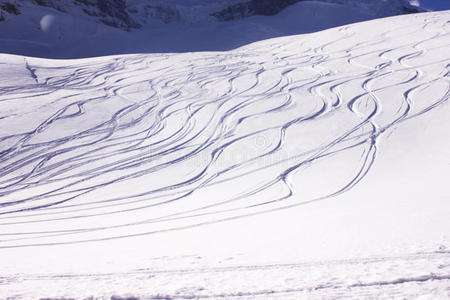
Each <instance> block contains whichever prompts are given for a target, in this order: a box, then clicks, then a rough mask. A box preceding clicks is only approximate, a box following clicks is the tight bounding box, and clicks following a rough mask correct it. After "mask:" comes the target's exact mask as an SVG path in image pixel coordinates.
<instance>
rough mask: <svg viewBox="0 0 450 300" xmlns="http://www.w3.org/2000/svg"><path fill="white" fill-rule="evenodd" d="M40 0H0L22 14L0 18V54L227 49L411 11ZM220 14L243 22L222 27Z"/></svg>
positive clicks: (215, 0) (229, 1) (342, 3)
mask: <svg viewBox="0 0 450 300" xmlns="http://www.w3.org/2000/svg"><path fill="white" fill-rule="evenodd" d="M40 1H43V3H44V4H45V5H44V6H40V5H37V4H36V3H35V2H33V1H30V0H21V1H19V0H16V1H15V2H12V1H11V0H0V9H1V8H2V5H3V4H5V5H6V3H9V5H11V3H13V4H15V6H13V7H14V8H15V9H16V10H17V13H18V14H17V15H16V14H14V13H13V10H10V11H11V13H7V12H5V13H4V18H3V21H2V19H1V18H0V52H1V53H10V54H20V55H26V56H34V57H41V58H42V57H45V58H86V57H96V56H105V55H117V54H136V53H161V52H164V53H172V52H191V51H227V50H233V49H236V48H238V47H241V46H244V45H247V44H249V43H251V42H256V41H260V40H265V39H268V38H275V37H281V36H286V35H296V34H304V33H310V32H316V31H318V30H324V29H328V28H332V27H336V26H342V25H345V24H350V23H355V22H360V21H367V20H371V19H374V18H380V17H386V16H391V15H396V14H403V13H408V12H413V11H412V10H411V7H412V6H410V5H409V4H408V3H407V1H406V0H392V1H389V2H386V1H382V0H370V1H367V0H366V1H363V3H361V1H355V0H328V1H327V2H322V1H301V2H298V3H295V4H293V5H291V6H289V7H287V8H285V9H284V10H282V11H281V12H279V13H278V14H277V15H276V16H271V17H266V16H260V15H258V16H256V15H251V14H246V13H244V16H241V17H240V14H241V13H242V12H241V10H242V9H243V8H240V6H239V5H240V4H241V5H243V4H242V3H243V2H245V3H246V2H250V1H244V0H192V1H187V0H170V1H169V0H147V1H141V0H139V1H138V0H130V1H127V2H126V4H127V5H126V8H124V7H125V2H124V1H120V0H116V1H115V2H114V3H116V2H117V3H119V4H120V3H122V4H123V5H122V6H123V7H122V6H120V5H119V4H117V5H115V6H112V8H111V9H103V10H102V9H101V6H100V8H99V7H97V6H98V5H97V4H96V1H94V0H77V1H75V0H45V1H44V0H40ZM10 2H11V3H10ZM100 2H102V3H103V2H105V0H103V1H100ZM262 2H264V1H262ZM239 3H240V4H239ZM245 3H244V4H245ZM268 3H270V1H268ZM88 4H89V5H88ZM236 5H237V6H236ZM227 7H228V8H229V11H228V10H227ZM230 7H231V8H230ZM224 9H225V12H224V13H221V12H222V11H223V10H224ZM414 9H416V10H419V11H420V9H419V8H414ZM2 13H3V12H2ZM222 14H224V15H222ZM214 15H215V16H217V17H218V18H219V19H220V18H224V19H227V18H229V19H231V20H233V19H237V20H234V21H231V22H219V20H218V18H216V17H214ZM244 17H245V18H244Z"/></svg>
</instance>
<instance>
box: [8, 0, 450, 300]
mask: <svg viewBox="0 0 450 300" xmlns="http://www.w3.org/2000/svg"><path fill="white" fill-rule="evenodd" d="M299 5H304V4H301V3H300V4H299ZM449 21H450V12H441V13H424V14H416V15H406V16H397V17H391V18H386V19H379V20H373V21H369V22H362V23H357V24H352V25H348V26H343V27H338V28H333V29H329V30H325V31H321V32H317V33H312V34H304V35H296V36H287V37H282V38H276V39H271V40H266V41H261V42H257V43H253V44H250V45H247V46H245V47H241V48H238V49H235V50H232V51H226V52H196V53H182V54H167V53H166V54H164V53H162V54H134V55H116V56H111V57H98V58H90V59H81V60H47V59H40V58H30V57H23V56H15V55H7V54H1V55H0V78H1V80H0V112H1V115H0V147H1V148H0V193H1V198H0V199H1V200H0V257H2V259H1V260H0V270H2V274H1V277H0V284H1V285H2V286H1V287H2V288H1V291H0V293H1V294H0V297H2V298H5V297H15V298H18V299H36V298H44V297H67V298H76V299H86V298H87V297H89V296H93V297H94V299H111V296H112V295H114V294H119V295H125V294H127V293H133V295H135V296H136V297H140V298H142V299H155V298H156V299H157V298H158V297H159V298H161V297H162V298H175V299H176V298H201V297H204V298H213V299H214V298H224V297H225V298H229V297H234V298H243V299H245V298H250V299H251V298H255V297H261V298H263V299H272V298H274V297H278V298H280V299H283V297H284V298H285V297H286V296H287V295H288V296H289V295H294V296H295V295H297V296H298V297H300V298H301V297H305V298H321V297H336V295H339V297H340V296H341V295H342V296H344V297H345V296H349V297H356V298H364V297H366V298H370V297H387V298H393V297H399V298H404V297H406V298H410V297H418V296H423V297H425V298H443V297H445V295H446V294H447V293H448V284H449V280H450V279H449V278H450V270H449V267H448V266H449V261H448V258H449V255H448V249H449V247H450V244H449V234H450V232H449V228H450V226H449V225H450V224H449V220H450V218H448V216H449V214H450V202H449V201H448V200H449V199H450V198H449V197H450V195H449V192H448V188H447V181H448V180H447V178H448V176H447V175H448V174H449V172H450V169H449V168H450V161H449V157H450V153H449V149H450V144H449V139H448V138H447V135H448V132H447V131H448V128H449V126H450V124H449V120H450V119H449V118H448V116H449V113H450V106H449V98H450V94H449V93H450V91H449V90H450V88H449V86H450V81H449V79H450V77H449V68H450V57H449V55H448V53H450V49H449V45H450V22H449ZM211 38H213V37H211ZM99 279H101V280H103V281H102V282H103V283H106V284H99V281H98V280H99Z"/></svg>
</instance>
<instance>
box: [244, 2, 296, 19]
mask: <svg viewBox="0 0 450 300" xmlns="http://www.w3.org/2000/svg"><path fill="white" fill-rule="evenodd" d="M300 1H304V0H252V2H251V4H252V7H253V10H254V12H255V14H257V15H263V16H272V15H275V14H277V13H278V12H280V10H282V9H283V8H286V7H287V6H289V5H291V4H294V3H297V2H300Z"/></svg>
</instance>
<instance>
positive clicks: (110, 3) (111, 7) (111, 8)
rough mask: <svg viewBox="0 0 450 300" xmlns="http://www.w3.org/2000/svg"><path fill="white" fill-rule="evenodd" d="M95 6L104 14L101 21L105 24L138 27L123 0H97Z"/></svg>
mask: <svg viewBox="0 0 450 300" xmlns="http://www.w3.org/2000/svg"><path fill="white" fill-rule="evenodd" d="M97 7H98V9H99V10H100V11H101V12H102V13H104V15H105V17H104V18H103V19H102V20H101V21H102V22H103V23H105V24H107V25H111V26H114V27H121V28H128V29H130V28H139V27H140V25H139V24H138V23H136V22H135V21H133V19H132V18H131V17H130V16H129V15H128V12H127V5H126V3H125V0H98V1H97Z"/></svg>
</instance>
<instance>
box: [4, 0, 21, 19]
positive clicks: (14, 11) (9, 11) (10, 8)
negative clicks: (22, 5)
mask: <svg viewBox="0 0 450 300" xmlns="http://www.w3.org/2000/svg"><path fill="white" fill-rule="evenodd" d="M19 14H20V10H19V8H18V7H17V6H16V5H15V4H13V3H10V2H3V3H0V22H1V21H5V20H6V16H7V15H19Z"/></svg>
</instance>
